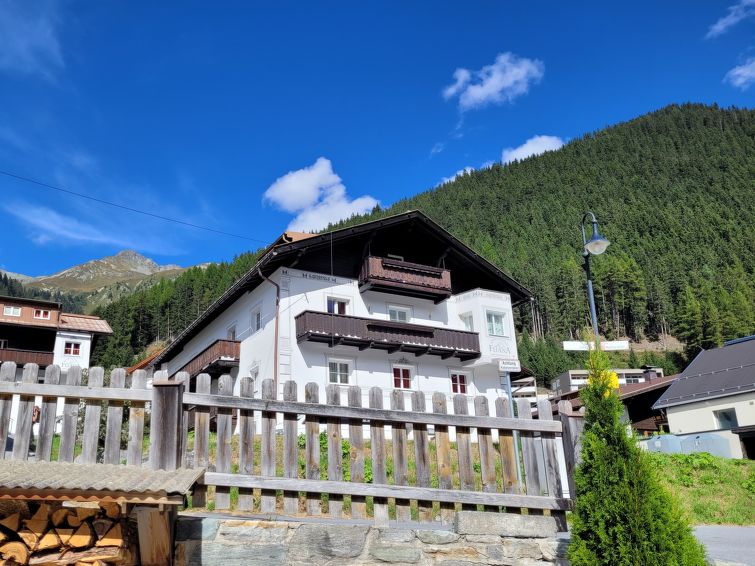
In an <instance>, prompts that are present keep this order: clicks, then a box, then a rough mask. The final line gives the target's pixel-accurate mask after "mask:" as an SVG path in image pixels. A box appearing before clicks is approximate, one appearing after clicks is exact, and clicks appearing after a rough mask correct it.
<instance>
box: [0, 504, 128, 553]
mask: <svg viewBox="0 0 755 566" xmlns="http://www.w3.org/2000/svg"><path fill="white" fill-rule="evenodd" d="M3 503H4V505H2V506H0V517H2V518H1V519H0V566H17V565H26V564H29V565H35V566H43V565H49V566H52V565H56V566H57V565H63V564H73V565H78V566H84V565H87V566H92V565H98V566H106V565H132V564H136V563H137V558H136V557H137V551H136V542H137V537H136V534H135V532H134V528H133V527H132V526H130V525H129V521H128V518H127V517H126V516H125V515H124V514H123V513H122V512H121V507H120V505H118V504H117V503H100V505H99V506H96V507H63V506H61V505H60V504H59V503H41V504H36V503H28V504H27V503H26V502H21V501H14V502H3ZM9 503H13V505H9Z"/></svg>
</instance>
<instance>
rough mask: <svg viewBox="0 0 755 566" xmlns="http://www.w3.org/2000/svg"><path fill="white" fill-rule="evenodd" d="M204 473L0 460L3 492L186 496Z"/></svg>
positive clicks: (198, 470) (192, 470)
mask: <svg viewBox="0 0 755 566" xmlns="http://www.w3.org/2000/svg"><path fill="white" fill-rule="evenodd" d="M203 473H204V469H202V468H199V469H179V470H175V471H172V472H167V471H164V470H152V469H150V468H143V467H140V466H116V465H110V464H69V463H66V462H34V461H30V462H27V461H23V460H0V491H1V490H3V489H30V490H43V489H56V490H62V491H65V490H71V491H73V490H81V491H113V492H122V493H134V494H136V493H140V494H150V495H155V496H161V497H162V496H168V495H183V494H185V493H187V492H188V491H189V490H190V489H191V486H192V485H193V484H194V482H196V481H197V479H198V478H199V477H200V476H201V475H202V474H203Z"/></svg>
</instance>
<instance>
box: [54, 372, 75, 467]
mask: <svg viewBox="0 0 755 566" xmlns="http://www.w3.org/2000/svg"><path fill="white" fill-rule="evenodd" d="M66 385H68V386H69V387H78V386H80V385H81V368H80V367H79V366H71V367H70V368H68V371H67V372H66ZM78 424H79V399H78V398H76V397H66V400H65V403H64V404H63V429H62V430H61V433H60V449H59V450H58V461H60V462H73V459H74V456H75V452H76V429H77V428H78Z"/></svg>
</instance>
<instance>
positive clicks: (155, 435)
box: [149, 371, 184, 471]
mask: <svg viewBox="0 0 755 566" xmlns="http://www.w3.org/2000/svg"><path fill="white" fill-rule="evenodd" d="M167 377H168V373H167V372H165V371H159V372H157V373H156V374H155V379H153V380H152V420H151V426H150V438H151V444H150V449H149V460H150V462H151V463H152V469H153V470H169V471H170V470H175V469H177V468H179V467H180V465H181V447H182V443H183V441H182V439H181V435H182V433H183V393H184V382H183V381H178V380H173V379H168V378H167Z"/></svg>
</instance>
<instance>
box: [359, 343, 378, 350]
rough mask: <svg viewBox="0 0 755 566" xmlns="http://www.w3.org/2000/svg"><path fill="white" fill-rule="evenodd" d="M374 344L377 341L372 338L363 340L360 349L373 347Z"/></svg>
mask: <svg viewBox="0 0 755 566" xmlns="http://www.w3.org/2000/svg"><path fill="white" fill-rule="evenodd" d="M374 344H375V342H373V341H372V340H370V341H369V342H363V343H362V344H361V345H360V346H359V350H360V351H362V350H366V349H368V348H372V347H373V346H374Z"/></svg>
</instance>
